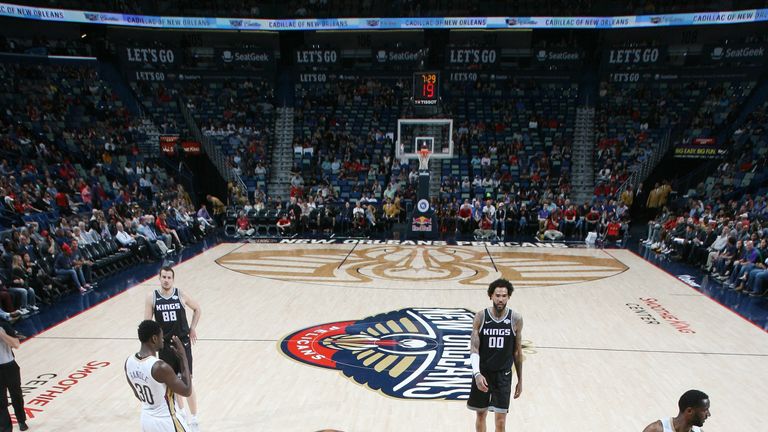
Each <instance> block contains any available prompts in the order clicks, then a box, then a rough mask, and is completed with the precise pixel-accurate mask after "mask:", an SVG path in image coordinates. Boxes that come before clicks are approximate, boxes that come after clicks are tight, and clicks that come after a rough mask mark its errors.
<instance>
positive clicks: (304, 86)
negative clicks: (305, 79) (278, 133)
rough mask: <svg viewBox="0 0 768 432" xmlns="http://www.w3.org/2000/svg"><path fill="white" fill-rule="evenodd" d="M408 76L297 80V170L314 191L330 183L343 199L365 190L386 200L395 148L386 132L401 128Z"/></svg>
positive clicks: (295, 168)
mask: <svg viewBox="0 0 768 432" xmlns="http://www.w3.org/2000/svg"><path fill="white" fill-rule="evenodd" d="M406 82H407V80H404V79H399V78H389V79H382V78H379V79H372V78H371V79H367V78H363V79H356V80H349V81H334V82H327V83H299V84H296V95H297V109H296V111H295V115H296V117H295V121H294V149H295V151H294V171H296V172H299V173H301V175H302V178H303V179H304V181H305V185H306V186H307V187H308V188H309V191H308V193H310V194H314V193H316V192H317V190H318V189H319V188H318V187H319V186H320V185H322V184H323V183H328V184H329V185H330V187H331V192H332V193H333V196H335V197H337V198H339V199H340V200H342V201H348V200H353V201H357V200H358V199H360V198H361V197H363V195H364V194H372V195H376V197H377V199H378V200H381V197H382V196H381V191H382V190H383V189H384V188H385V187H386V185H387V181H388V177H389V174H390V170H391V160H392V156H393V154H394V144H393V142H392V140H391V139H389V138H387V136H386V134H387V133H393V132H395V131H396V129H397V119H398V118H400V115H401V109H402V103H403V98H404V97H406V95H407V94H408V88H407V84H406ZM334 162H335V163H336V165H338V167H337V168H336V169H334V168H333V165H334ZM377 185H378V187H377ZM376 190H378V192H376Z"/></svg>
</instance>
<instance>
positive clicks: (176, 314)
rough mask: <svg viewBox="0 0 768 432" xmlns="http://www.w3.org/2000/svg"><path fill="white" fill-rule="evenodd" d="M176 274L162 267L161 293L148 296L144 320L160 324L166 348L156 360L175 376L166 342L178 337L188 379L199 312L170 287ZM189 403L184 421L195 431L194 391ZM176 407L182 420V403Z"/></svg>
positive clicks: (174, 363) (193, 303) (176, 366)
mask: <svg viewBox="0 0 768 432" xmlns="http://www.w3.org/2000/svg"><path fill="white" fill-rule="evenodd" d="M174 276H175V273H174V271H173V269H172V268H171V267H163V268H161V269H160V289H155V290H153V291H152V292H150V293H148V294H147V298H146V304H145V308H144V319H146V320H151V319H153V318H154V320H155V321H157V322H158V323H159V324H160V327H161V328H162V329H163V334H164V335H165V338H166V339H165V348H162V347H161V348H160V354H159V357H160V359H161V360H163V361H165V362H166V363H168V364H169V365H170V366H171V368H173V370H174V371H176V373H179V372H181V367H180V365H179V363H180V359H179V357H178V356H176V355H175V354H174V353H173V352H172V351H171V350H170V349H169V348H170V345H171V344H170V343H169V339H170V338H171V337H172V336H178V338H179V340H181V343H182V345H183V346H184V351H185V354H186V356H185V359H186V360H187V362H188V363H187V365H188V367H189V375H190V376H192V375H193V369H192V344H194V343H195V342H197V332H196V331H195V328H196V327H197V323H198V321H199V320H200V315H201V313H202V309H201V308H200V305H199V304H198V303H197V302H196V301H195V300H194V299H192V297H190V296H189V294H187V293H186V292H182V291H181V290H180V289H178V288H175V287H174V286H173V282H174ZM185 306H186V307H188V308H190V309H192V324H191V325H189V324H188V323H187V312H186V309H185ZM187 401H188V402H189V417H187V423H188V424H189V426H190V428H191V429H192V431H193V432H194V431H197V429H198V425H197V398H196V395H195V392H194V391H193V392H192V394H191V395H189V396H188V397H187ZM179 407H180V408H181V412H180V414H181V415H182V416H185V417H186V415H187V413H186V412H184V404H183V401H182V400H180V401H179Z"/></svg>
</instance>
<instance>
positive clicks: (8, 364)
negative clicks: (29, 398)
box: [0, 321, 29, 432]
mask: <svg viewBox="0 0 768 432" xmlns="http://www.w3.org/2000/svg"><path fill="white" fill-rule="evenodd" d="M19 346H20V343H19V339H18V337H16V331H15V330H14V329H13V327H11V325H10V323H8V322H5V321H0V432H6V431H7V432H10V431H11V430H13V426H12V425H11V416H10V414H9V413H8V395H7V394H8V393H10V394H11V404H13V412H15V413H16V421H17V422H18V423H19V429H21V430H23V431H25V430H27V429H29V426H27V414H26V413H25V412H24V396H23V395H22V393H21V372H20V370H19V365H18V364H17V363H16V358H15V357H14V355H13V351H12V349H13V348H16V349H18V348H19Z"/></svg>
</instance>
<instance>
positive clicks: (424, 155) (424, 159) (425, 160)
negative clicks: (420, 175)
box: [418, 148, 432, 171]
mask: <svg viewBox="0 0 768 432" xmlns="http://www.w3.org/2000/svg"><path fill="white" fill-rule="evenodd" d="M430 154H432V152H431V151H429V149H425V148H423V149H421V150H419V154H418V157H419V171H429V155H430Z"/></svg>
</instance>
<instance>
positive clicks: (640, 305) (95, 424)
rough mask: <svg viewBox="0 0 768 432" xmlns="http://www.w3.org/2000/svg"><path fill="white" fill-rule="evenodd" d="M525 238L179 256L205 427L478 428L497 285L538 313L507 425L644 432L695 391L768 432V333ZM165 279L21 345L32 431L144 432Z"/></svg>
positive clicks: (615, 264) (724, 425) (659, 280)
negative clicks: (474, 380) (476, 365)
mask: <svg viewBox="0 0 768 432" xmlns="http://www.w3.org/2000/svg"><path fill="white" fill-rule="evenodd" d="M427 244H430V245H427ZM524 246H526V245H521V246H517V247H508V246H503V247H501V246H495V245H490V246H488V245H473V244H471V243H467V244H461V245H458V246H448V245H443V244H441V243H438V242H432V243H431V242H424V244H422V245H419V244H413V243H411V242H396V241H394V242H390V244H386V242H384V244H364V243H363V242H360V243H358V242H356V241H351V242H349V243H344V242H343V241H339V242H332V241H330V242H329V243H328V244H311V243H309V242H307V243H300V244H248V243H246V244H232V243H225V244H221V245H219V246H216V247H214V248H212V249H209V250H207V251H206V252H204V253H202V254H200V255H198V256H196V257H194V258H192V259H190V260H188V261H186V262H183V263H181V264H179V265H178V266H177V267H176V285H177V286H178V287H180V288H182V289H184V290H187V291H188V292H189V293H191V294H192V295H193V296H194V297H195V298H196V299H197V300H198V301H199V303H200V304H201V305H202V308H203V315H202V319H201V321H200V325H199V327H198V335H199V338H200V339H199V341H198V343H197V345H196V346H195V347H194V348H193V353H194V372H195V373H194V385H195V387H196V388H197V392H198V398H199V399H198V403H199V407H200V408H199V409H200V422H201V423H200V427H201V430H203V431H214V430H215V431H279V432H289V431H297V432H298V431H301V432H309V431H317V430H321V429H326V428H328V429H337V430H341V431H346V432H350V431H371V432H373V431H381V432H384V431H387V432H391V431H468V430H472V428H473V425H474V413H473V412H471V411H469V410H467V409H466V407H465V403H464V399H465V398H466V396H467V394H468V392H469V385H470V380H471V371H470V366H469V335H470V331H471V318H472V314H473V313H474V311H477V310H480V309H482V308H484V307H486V306H488V305H490V302H489V300H488V297H487V296H486V294H485V290H486V287H487V285H488V283H489V282H490V281H492V280H494V279H496V278H498V277H507V278H508V279H510V280H511V281H512V282H513V284H514V285H515V287H516V290H515V292H514V294H513V296H512V298H511V300H510V305H511V307H512V308H514V309H516V310H517V311H519V312H520V313H521V314H522V315H523V317H524V320H525V328H524V331H523V339H524V343H523V345H524V354H525V363H524V367H523V370H524V386H523V394H522V397H521V398H520V399H518V400H515V401H513V403H512V406H511V408H510V414H509V417H508V427H507V430H512V431H514V430H531V431H534V430H535V431H561V430H568V431H584V432H587V431H609V430H628V431H629V430H636V431H640V430H642V427H644V426H645V425H646V424H648V423H650V422H651V421H653V420H655V419H658V418H659V417H661V416H671V415H674V414H676V403H677V399H678V397H679V396H680V395H681V394H682V393H683V392H684V391H685V390H688V389H690V388H698V389H701V390H703V391H705V392H706V393H708V394H709V395H710V397H711V401H712V409H711V411H712V417H711V418H710V419H709V420H708V421H707V422H706V424H705V430H708V431H718V430H719V431H737V430H761V429H762V428H763V427H764V420H763V419H762V416H761V415H759V414H758V413H760V412H764V410H765V407H764V405H765V404H764V398H765V395H764V383H765V382H768V335H767V334H766V333H765V332H764V331H763V330H761V329H760V328H758V327H757V326H754V325H752V324H751V323H749V322H748V321H746V320H744V319H742V318H741V317H739V316H738V315H736V314H735V313H733V312H731V311H730V310H729V309H727V308H725V307H723V306H721V305H719V304H718V303H716V302H714V301H712V300H710V299H709V298H707V297H705V296H704V295H702V294H700V293H699V292H698V291H696V290H694V289H692V288H690V287H688V286H687V285H685V284H684V283H682V282H680V281H679V280H677V279H676V278H674V277H672V276H670V275H668V274H666V273H664V272H663V271H661V270H659V269H657V268H656V267H654V266H653V265H651V264H649V263H648V262H646V261H644V260H643V259H641V258H640V257H639V256H637V255H635V254H633V253H632V252H630V251H627V250H600V249H569V248H549V247H524ZM527 246H533V245H527ZM158 285H159V283H158V280H157V278H152V279H150V280H147V281H145V282H143V283H141V284H139V285H137V286H135V287H133V288H131V289H128V290H127V291H125V292H124V293H123V294H120V295H118V296H116V297H114V298H112V299H110V300H108V301H106V302H104V303H102V304H100V305H98V306H96V307H94V308H91V309H89V310H86V311H85V312H83V313H81V314H79V315H77V316H74V317H72V318H71V319H69V320H67V321H65V322H63V323H61V324H60V325H58V326H56V327H54V328H52V329H50V330H48V331H45V332H43V333H42V334H40V335H38V336H37V337H35V338H33V339H31V340H29V341H27V342H26V343H24V344H23V346H22V348H21V349H19V350H18V352H17V356H18V362H19V364H20V365H21V370H22V382H23V383H25V384H24V385H25V390H26V396H25V399H26V403H27V409H28V411H29V417H30V420H29V424H30V427H31V430H36V431H72V430H77V431H83V432H85V431H105V430H114V431H129V430H139V412H140V403H139V402H138V401H137V400H136V399H135V398H134V396H133V393H132V392H131V391H130V390H129V389H128V385H127V383H126V380H125V376H124V373H123V363H124V361H125V358H126V357H127V356H128V355H130V354H132V353H134V352H136V351H137V350H138V348H139V342H138V340H137V337H136V327H137V325H138V323H139V322H140V321H141V319H142V316H143V311H144V309H143V308H144V296H145V295H146V293H147V292H148V291H150V290H152V289H154V288H155V287H157V286H158Z"/></svg>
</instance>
